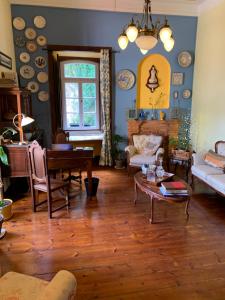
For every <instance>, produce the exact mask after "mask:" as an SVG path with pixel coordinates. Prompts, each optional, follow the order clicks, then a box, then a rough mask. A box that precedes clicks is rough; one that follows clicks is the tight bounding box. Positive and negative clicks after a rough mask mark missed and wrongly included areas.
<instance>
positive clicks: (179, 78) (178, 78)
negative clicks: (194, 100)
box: [172, 72, 184, 85]
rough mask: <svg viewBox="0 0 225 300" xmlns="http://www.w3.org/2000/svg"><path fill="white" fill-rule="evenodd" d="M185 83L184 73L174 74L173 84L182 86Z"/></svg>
mask: <svg viewBox="0 0 225 300" xmlns="http://www.w3.org/2000/svg"><path fill="white" fill-rule="evenodd" d="M183 83H184V73H178V72H174V73H173V74H172V84H173V85H182V84H183Z"/></svg>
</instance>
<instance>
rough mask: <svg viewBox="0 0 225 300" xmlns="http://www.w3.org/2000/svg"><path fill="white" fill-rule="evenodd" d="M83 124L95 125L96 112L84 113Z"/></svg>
mask: <svg viewBox="0 0 225 300" xmlns="http://www.w3.org/2000/svg"><path fill="white" fill-rule="evenodd" d="M84 126H87V127H89V126H96V114H92V113H84Z"/></svg>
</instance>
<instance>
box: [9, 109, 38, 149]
mask: <svg viewBox="0 0 225 300" xmlns="http://www.w3.org/2000/svg"><path fill="white" fill-rule="evenodd" d="M17 118H18V120H17V121H16V119H17ZM16 122H17V124H16ZM33 122H34V119H32V118H31V117H28V116H26V115H24V114H17V115H15V116H14V118H13V125H14V126H15V127H16V128H17V129H18V130H19V133H20V142H19V145H23V144H27V142H25V141H24V138H23V127H24V126H26V125H28V124H31V123H33Z"/></svg>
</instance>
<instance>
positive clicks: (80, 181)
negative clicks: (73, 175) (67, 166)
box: [79, 170, 82, 185]
mask: <svg viewBox="0 0 225 300" xmlns="http://www.w3.org/2000/svg"><path fill="white" fill-rule="evenodd" d="M79 177H80V180H79V183H80V185H82V174H81V170H79Z"/></svg>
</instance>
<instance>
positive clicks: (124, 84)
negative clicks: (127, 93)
mask: <svg viewBox="0 0 225 300" xmlns="http://www.w3.org/2000/svg"><path fill="white" fill-rule="evenodd" d="M116 82H117V84H118V86H119V88H121V89H122V90H129V89H131V88H132V87H133V86H134V84H135V75H134V73H133V72H131V71H130V70H120V71H119V72H118V73H117V75H116Z"/></svg>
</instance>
